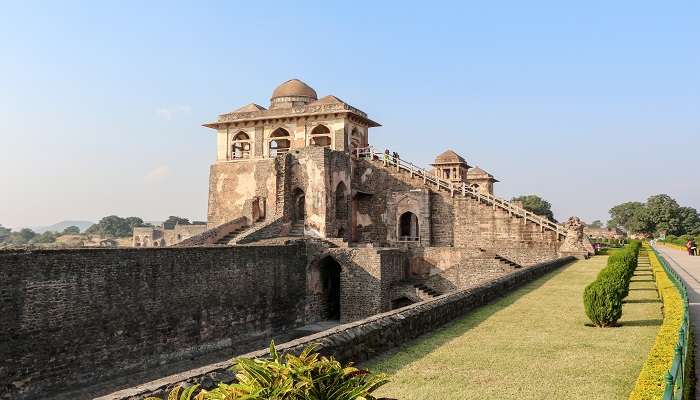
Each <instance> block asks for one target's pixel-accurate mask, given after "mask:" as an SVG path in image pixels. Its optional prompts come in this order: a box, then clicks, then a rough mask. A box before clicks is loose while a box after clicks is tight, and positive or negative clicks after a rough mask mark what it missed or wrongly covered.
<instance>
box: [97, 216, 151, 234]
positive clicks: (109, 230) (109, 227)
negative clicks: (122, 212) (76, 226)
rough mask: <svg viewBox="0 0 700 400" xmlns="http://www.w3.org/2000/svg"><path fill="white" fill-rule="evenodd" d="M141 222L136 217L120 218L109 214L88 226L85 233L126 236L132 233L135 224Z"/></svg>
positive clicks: (141, 222)
mask: <svg viewBox="0 0 700 400" xmlns="http://www.w3.org/2000/svg"><path fill="white" fill-rule="evenodd" d="M142 224H143V220H142V219H141V218H138V217H128V218H122V217H118V216H116V215H110V216H107V217H104V218H102V219H101V220H100V222H98V223H96V224H94V225H92V226H91V227H89V228H88V229H87V230H86V231H85V233H88V234H93V235H100V236H113V237H128V236H131V235H133V233H134V227H135V226H140V225H142Z"/></svg>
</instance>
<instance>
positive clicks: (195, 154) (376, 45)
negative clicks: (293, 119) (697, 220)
mask: <svg viewBox="0 0 700 400" xmlns="http://www.w3.org/2000/svg"><path fill="white" fill-rule="evenodd" d="M99 3H100V4H97V2H82V3H81V2H53V3H51V2H45V3H43V4H42V3H31V2H15V3H7V4H4V5H3V12H2V13H0V49H2V55H0V60H1V62H0V188H2V196H0V224H3V225H5V226H10V227H17V226H26V225H45V224H50V223H53V222H57V221H60V220H64V219H87V220H97V219H99V218H100V217H102V216H104V215H108V214H118V215H123V216H127V215H128V216H130V215H135V216H141V217H143V218H144V219H146V220H160V219H164V218H166V217H167V216H168V215H182V216H186V217H190V218H194V219H204V218H205V216H206V206H207V179H208V168H209V165H210V163H211V162H212V161H213V159H214V157H215V140H214V135H213V133H212V132H213V131H211V130H209V129H206V128H203V127H201V124H202V123H204V122H209V121H212V120H214V119H215V118H216V116H217V115H218V114H219V113H222V112H226V111H229V110H232V109H234V108H237V107H239V106H242V105H244V104H247V103H249V102H251V101H253V102H256V103H259V104H262V105H265V106H266V105H267V104H268V102H269V96H270V94H271V92H272V90H273V89H274V87H275V86H276V85H278V84H279V83H281V82H283V81H285V80H287V79H290V78H295V77H296V78H300V79H302V80H304V81H305V82H307V83H309V84H310V85H311V86H313V87H314V88H315V89H316V91H317V92H318V93H319V95H326V94H334V95H336V96H338V97H340V98H341V99H343V100H345V101H347V102H349V103H350V104H352V105H354V106H356V107H358V108H360V109H362V110H364V111H366V112H367V113H368V114H369V115H370V117H371V118H373V119H374V120H376V121H379V122H380V123H382V125H383V127H381V128H376V129H373V130H372V131H370V142H371V143H372V144H374V145H376V146H377V147H379V148H384V147H389V148H391V149H392V150H396V151H398V152H399V153H400V154H401V156H402V158H405V159H408V160H413V161H415V162H417V163H419V164H423V165H426V164H428V163H429V162H430V161H431V160H432V159H433V158H434V156H435V155H436V154H438V153H440V152H441V151H443V150H444V149H446V148H452V149H454V150H455V151H457V152H458V153H460V154H462V155H463V156H464V157H465V158H466V159H467V161H468V162H469V163H470V164H472V165H479V166H480V167H482V168H484V169H486V170H487V171H489V172H491V173H493V174H494V175H495V176H496V177H497V178H498V179H500V180H501V183H499V184H497V187H496V192H497V194H498V195H500V196H502V197H511V196H513V195H517V194H530V193H535V194H539V195H541V196H543V197H544V198H546V199H547V200H549V201H550V202H552V204H553V206H554V211H555V215H556V217H557V218H559V219H565V218H566V217H568V216H570V215H579V216H581V217H582V218H584V219H586V220H589V221H590V220H593V219H606V218H607V210H608V209H609V208H610V207H612V206H613V205H615V204H618V203H620V202H623V201H628V200H644V199H646V198H647V197H648V196H649V195H652V194H656V193H668V194H669V195H671V196H673V197H675V198H676V199H677V200H678V201H679V202H680V203H682V204H684V205H690V206H693V207H696V208H700V176H698V173H699V172H700V171H699V169H698V160H699V159H700V157H699V156H698V154H699V152H700V2H698V1H685V2H673V1H669V2H658V1H654V2H652V1H648V2H647V1H616V2H602V1H601V2H597V1H589V2H577V4H565V3H571V2H555V1H552V2H537V1H532V2H515V1H513V2H499V1H494V2H416V3H408V2H377V1H374V2H362V1H355V2H335V3H332V4H328V3H329V2H296V3H298V4H297V5H292V3H291V2H281V3H278V4H274V3H273V2H267V1H266V2H197V3H196V4H195V2H191V3H179V2H147V4H145V2H112V3H108V2H99ZM689 175H691V176H692V177H693V178H692V179H688V176H689Z"/></svg>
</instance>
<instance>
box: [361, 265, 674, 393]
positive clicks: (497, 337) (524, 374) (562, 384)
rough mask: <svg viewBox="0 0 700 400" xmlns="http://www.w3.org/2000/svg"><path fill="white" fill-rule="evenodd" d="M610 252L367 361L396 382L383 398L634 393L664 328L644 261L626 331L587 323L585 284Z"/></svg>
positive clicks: (623, 322) (630, 300)
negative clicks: (651, 350) (395, 351)
mask: <svg viewBox="0 0 700 400" xmlns="http://www.w3.org/2000/svg"><path fill="white" fill-rule="evenodd" d="M606 260H607V257H605V256H597V257H593V258H592V259H590V260H585V261H578V262H575V263H573V264H570V265H569V266H567V267H565V268H563V269H561V270H558V271H555V272H553V273H550V274H549V275H547V276H545V277H543V278H540V279H539V280H537V281H535V282H532V283H531V284H529V285H527V286H525V287H523V288H521V289H519V290H517V291H515V292H513V293H511V294H510V295H508V296H506V297H504V298H502V299H500V300H498V301H497V302H495V303H492V304H490V305H488V306H485V307H482V308H480V309H478V310H476V311H474V312H472V313H470V314H468V315H467V316H465V317H464V318H462V319H460V320H458V321H456V322H454V323H452V324H450V325H448V326H446V327H445V328H443V329H440V330H439V331H437V332H435V333H434V334H432V335H430V336H427V337H424V338H421V339H419V340H418V341H416V342H414V343H411V344H409V345H406V346H404V347H403V348H402V349H401V350H400V351H399V352H397V353H394V354H390V355H386V356H383V357H380V358H378V359H376V360H373V361H371V362H368V363H367V364H366V365H365V366H366V367H368V368H370V369H371V370H372V371H376V372H385V373H387V374H389V375H390V379H391V382H390V383H389V384H387V385H386V386H385V387H383V388H381V389H380V390H379V391H378V392H377V393H376V395H377V397H382V396H384V397H394V398H398V399H401V400H407V399H421V400H423V399H606V400H610V399H626V398H627V396H628V394H629V392H630V391H631V390H632V388H633V387H634V383H635V380H636V378H637V375H638V374H639V371H640V369H641V367H642V364H643V362H644V360H645V358H646V355H647V353H648V351H649V349H650V348H651V345H652V343H653V341H654V338H655V336H656V332H657V330H658V328H659V326H660V324H661V318H662V315H661V303H660V301H659V299H658V297H657V293H656V290H655V289H654V287H655V286H654V283H653V281H651V271H650V269H649V267H648V265H647V266H640V267H639V268H638V269H637V271H636V274H635V277H634V278H632V279H633V281H634V282H633V283H632V284H631V286H630V295H629V297H628V298H627V299H626V301H627V303H626V304H625V305H624V308H623V316H622V319H621V320H620V323H621V325H622V326H621V327H617V328H607V329H602V328H594V327H590V326H586V324H587V323H588V319H587V318H586V315H585V314H584V311H583V303H582V293H583V288H584V287H585V286H586V285H587V284H588V283H590V282H591V281H593V279H594V278H595V276H596V274H597V273H598V271H600V270H601V269H602V268H603V267H604V266H605V262H606Z"/></svg>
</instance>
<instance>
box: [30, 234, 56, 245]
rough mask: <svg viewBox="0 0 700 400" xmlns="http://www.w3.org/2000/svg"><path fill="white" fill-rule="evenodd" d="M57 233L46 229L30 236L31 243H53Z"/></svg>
mask: <svg viewBox="0 0 700 400" xmlns="http://www.w3.org/2000/svg"><path fill="white" fill-rule="evenodd" d="M56 236H58V233H56V232H51V231H46V232H44V233H41V234H39V235H36V236H34V237H33V238H32V240H31V243H53V242H55V241H56Z"/></svg>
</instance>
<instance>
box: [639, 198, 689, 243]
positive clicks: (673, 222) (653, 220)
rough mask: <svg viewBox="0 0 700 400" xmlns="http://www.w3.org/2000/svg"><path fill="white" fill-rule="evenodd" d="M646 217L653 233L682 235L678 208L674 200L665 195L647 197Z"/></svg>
mask: <svg viewBox="0 0 700 400" xmlns="http://www.w3.org/2000/svg"><path fill="white" fill-rule="evenodd" d="M646 209H647V213H646V217H647V218H648V223H649V225H650V227H649V230H651V232H648V233H653V232H654V231H656V232H661V231H664V232H667V233H670V234H673V235H682V234H684V233H685V232H683V230H682V227H681V221H680V218H679V211H680V206H679V205H678V203H677V202H676V200H674V199H672V198H671V196H669V195H666V194H657V195H654V196H651V197H649V199H648V200H647V202H646Z"/></svg>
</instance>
